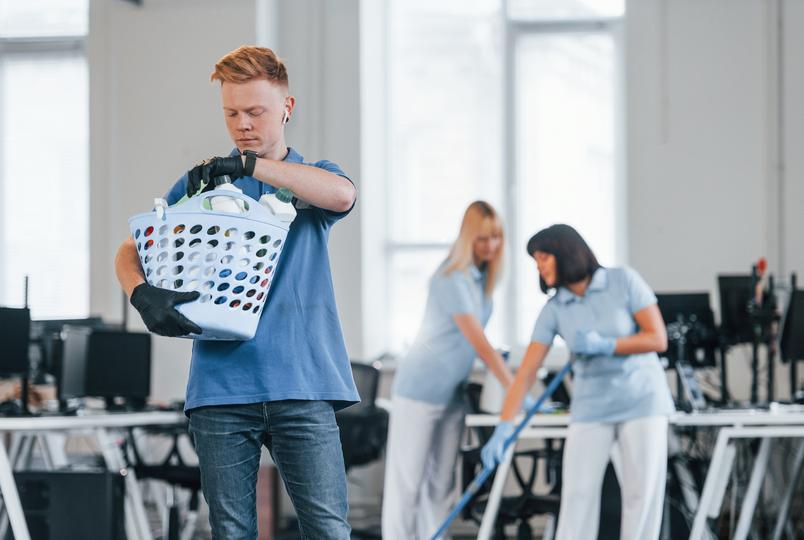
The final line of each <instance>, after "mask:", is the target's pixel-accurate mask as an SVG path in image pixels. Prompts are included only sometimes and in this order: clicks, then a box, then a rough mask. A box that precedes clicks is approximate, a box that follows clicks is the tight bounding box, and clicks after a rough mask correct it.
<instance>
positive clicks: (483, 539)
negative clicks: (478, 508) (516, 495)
mask: <svg viewBox="0 0 804 540" xmlns="http://www.w3.org/2000/svg"><path fill="white" fill-rule="evenodd" d="M514 447H515V445H514V444H512V445H511V446H509V447H508V451H507V452H506V453H505V457H504V458H503V460H502V462H500V464H499V465H497V474H496V476H495V477H494V484H492V486H491V493H489V498H488V501H487V502H486V511H485V512H484V513H483V520H482V521H481V522H480V531H479V532H478V533H477V540H488V539H489V538H491V531H492V529H493V528H494V522H495V521H496V520H497V511H498V510H499V509H500V501H501V500H502V496H503V488H504V487H505V479H506V477H507V476H508V471H510V470H511V461H512V460H513V458H514Z"/></svg>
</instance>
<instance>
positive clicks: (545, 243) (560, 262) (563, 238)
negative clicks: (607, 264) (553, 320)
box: [528, 223, 600, 293]
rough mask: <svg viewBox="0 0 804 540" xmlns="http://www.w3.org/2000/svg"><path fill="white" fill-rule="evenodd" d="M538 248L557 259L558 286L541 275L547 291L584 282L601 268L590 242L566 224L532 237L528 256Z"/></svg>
mask: <svg viewBox="0 0 804 540" xmlns="http://www.w3.org/2000/svg"><path fill="white" fill-rule="evenodd" d="M536 251H542V252H544V253H549V254H551V255H553V256H554V257H555V258H556V283H555V285H553V286H552V287H548V286H547V283H545V282H544V279H542V277H541V276H539V286H541V289H542V292H544V293H546V292H547V291H549V290H550V289H553V288H558V287H565V286H567V285H569V284H570V283H577V282H579V281H582V280H584V279H586V278H587V277H590V276H591V275H592V274H594V273H595V270H597V269H598V268H600V263H598V262H597V258H596V257H595V254H594V253H593V252H592V250H591V248H590V247H589V244H587V243H586V241H585V240H584V239H583V237H582V236H581V235H580V234H578V231H576V230H575V229H573V228H572V227H570V226H569V225H565V224H563V223H558V224H556V225H551V226H549V227H547V228H546V229H542V230H541V231H539V232H537V233H536V234H534V235H533V236H531V238H530V240H528V255H530V256H531V257H532V256H533V254H534V253H535V252H536Z"/></svg>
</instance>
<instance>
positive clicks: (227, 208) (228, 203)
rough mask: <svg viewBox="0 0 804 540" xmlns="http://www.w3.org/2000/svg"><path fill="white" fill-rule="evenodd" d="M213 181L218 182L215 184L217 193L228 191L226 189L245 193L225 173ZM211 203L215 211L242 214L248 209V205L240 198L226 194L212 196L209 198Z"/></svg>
mask: <svg viewBox="0 0 804 540" xmlns="http://www.w3.org/2000/svg"><path fill="white" fill-rule="evenodd" d="M213 182H214V183H215V184H217V185H216V186H215V189H214V190H213V191H215V192H216V193H217V192H219V191H221V192H226V191H233V192H237V193H243V191H242V190H241V189H240V188H238V187H237V186H235V185H234V184H232V180H231V179H230V178H229V177H228V176H226V175H224V176H219V177H217V178H214V179H213ZM209 204H210V205H211V206H212V210H214V211H215V212H230V213H233V214H242V213H244V212H245V211H246V206H245V204H244V203H243V201H242V200H240V199H235V198H234V197H227V196H226V195H225V194H224V195H222V196H221V197H211V198H210V199H209Z"/></svg>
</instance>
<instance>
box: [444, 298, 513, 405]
mask: <svg viewBox="0 0 804 540" xmlns="http://www.w3.org/2000/svg"><path fill="white" fill-rule="evenodd" d="M452 320H454V321H455V324H456V325H458V329H459V330H460V331H461V333H462V334H463V337H465V338H466V341H468V342H469V344H470V345H472V347H474V349H475V352H476V353H477V355H478V356H479V357H480V359H481V360H483V363H484V364H486V365H487V366H488V368H489V369H490V370H491V372H492V373H493V374H494V376H495V377H497V380H498V381H500V384H502V385H503V388H505V389H508V388H509V387H510V386H511V382H513V380H514V377H513V376H512V375H511V372H510V371H508V368H507V367H506V365H505V362H504V361H503V359H502V356H500V353H498V352H497V351H496V350H495V349H494V347H492V346H491V343H489V340H488V339H486V333H485V332H484V331H483V327H482V326H480V322H479V321H478V320H477V318H476V317H475V316H474V315H471V314H467V313H464V314H461V315H453V317H452Z"/></svg>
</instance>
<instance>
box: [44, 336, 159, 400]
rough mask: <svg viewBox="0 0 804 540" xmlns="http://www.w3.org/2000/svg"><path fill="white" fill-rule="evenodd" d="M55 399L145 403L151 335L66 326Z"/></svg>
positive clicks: (147, 387)
mask: <svg viewBox="0 0 804 540" xmlns="http://www.w3.org/2000/svg"><path fill="white" fill-rule="evenodd" d="M63 336H64V357H63V366H62V373H61V377H60V381H61V383H60V387H59V392H60V394H59V397H60V399H62V400H66V399H69V398H74V397H85V396H93V397H102V398H105V399H106V401H107V403H111V402H112V401H113V400H114V398H118V397H120V398H123V399H124V400H127V401H128V402H129V403H131V404H133V405H135V406H141V405H144V404H145V401H146V400H147V398H148V396H149V395H150V391H151V335H150V334H148V333H139V332H124V331H122V330H115V329H109V328H81V327H66V328H65V331H64V332H63Z"/></svg>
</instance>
